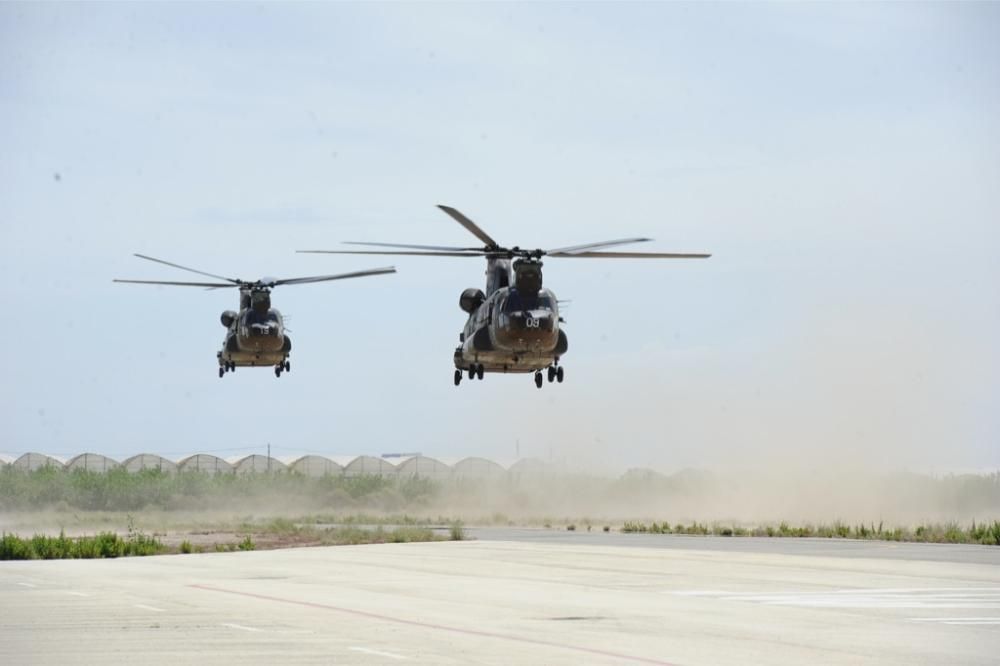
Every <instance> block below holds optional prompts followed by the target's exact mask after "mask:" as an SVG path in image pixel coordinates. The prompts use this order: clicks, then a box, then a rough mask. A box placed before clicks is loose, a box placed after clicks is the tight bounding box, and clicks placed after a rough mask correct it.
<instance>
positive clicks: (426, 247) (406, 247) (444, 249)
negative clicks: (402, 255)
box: [344, 241, 482, 252]
mask: <svg viewBox="0 0 1000 666" xmlns="http://www.w3.org/2000/svg"><path fill="white" fill-rule="evenodd" d="M344 245H371V246H372V247H398V248H402V249H404V250H435V251H438V252H482V248H478V247H448V246H445V245H405V244H401V243H364V242H361V241H344Z"/></svg>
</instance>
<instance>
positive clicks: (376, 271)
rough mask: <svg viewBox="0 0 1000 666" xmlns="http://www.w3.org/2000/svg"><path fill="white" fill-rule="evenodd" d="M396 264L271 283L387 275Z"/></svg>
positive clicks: (300, 282) (306, 282) (393, 271)
mask: <svg viewBox="0 0 1000 666" xmlns="http://www.w3.org/2000/svg"><path fill="white" fill-rule="evenodd" d="M395 272H396V268H395V266H387V267H386V268H370V269H368V270H364V271H354V272H353V273H340V274H338V275H315V276H313V277H300V278H287V279H285V280H275V281H274V282H272V283H271V284H272V285H274V286H278V285H281V284H309V283H311V282H328V281H330V280H346V279H348V278H359V277H365V276H367V275H385V274H387V273H395Z"/></svg>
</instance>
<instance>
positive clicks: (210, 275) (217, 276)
mask: <svg viewBox="0 0 1000 666" xmlns="http://www.w3.org/2000/svg"><path fill="white" fill-rule="evenodd" d="M135 256H137V257H139V258H140V259H145V260H147V261H155V262H156V263H158V264H166V265H167V266H173V267H174V268H179V269H181V270H182V271H190V272H192V273H197V274H198V275H205V276H208V277H213V278H216V279H218V280H225V281H226V282H232V283H233V284H239V283H240V281H239V280H234V279H233V278H227V277H224V276H222V275H215V274H213V273H206V272H205V271H199V270H196V269H194V268H188V267H187V266H181V265H180V264H175V263H172V262H169V261H164V260H163V259H157V258H156V257H148V256H146V255H144V254H136V255H135Z"/></svg>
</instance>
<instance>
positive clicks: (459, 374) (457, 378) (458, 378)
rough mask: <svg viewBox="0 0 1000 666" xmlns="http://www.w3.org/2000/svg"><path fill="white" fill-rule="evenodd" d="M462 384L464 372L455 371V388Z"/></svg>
mask: <svg viewBox="0 0 1000 666" xmlns="http://www.w3.org/2000/svg"><path fill="white" fill-rule="evenodd" d="M461 383H462V371H461V370H455V386H458V385H459V384H461Z"/></svg>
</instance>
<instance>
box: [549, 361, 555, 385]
mask: <svg viewBox="0 0 1000 666" xmlns="http://www.w3.org/2000/svg"><path fill="white" fill-rule="evenodd" d="M555 380H556V369H555V368H553V367H552V366H551V365H550V366H549V384H551V383H552V382H554V381H555Z"/></svg>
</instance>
